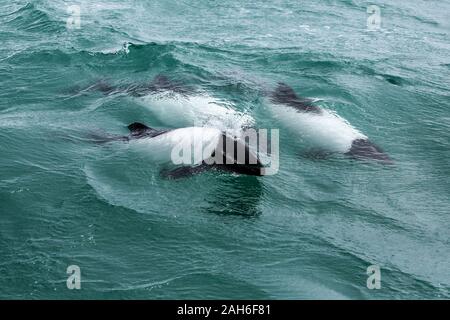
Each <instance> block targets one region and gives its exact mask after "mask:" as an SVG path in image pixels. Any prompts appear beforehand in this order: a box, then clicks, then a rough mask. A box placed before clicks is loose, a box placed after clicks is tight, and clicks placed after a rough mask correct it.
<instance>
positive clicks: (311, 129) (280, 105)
mask: <svg viewBox="0 0 450 320" xmlns="http://www.w3.org/2000/svg"><path fill="white" fill-rule="evenodd" d="M270 104H271V110H272V112H273V114H274V115H275V117H276V118H277V119H278V120H279V121H280V122H282V123H283V124H284V125H285V126H286V127H288V128H289V129H291V131H292V132H294V133H295V134H298V135H300V137H301V138H302V139H303V140H304V141H305V142H306V143H307V144H308V145H309V146H311V147H313V148H315V149H319V150H322V151H325V152H328V153H330V152H331V153H333V152H338V153H343V154H345V155H348V156H351V157H353V158H358V159H374V160H378V161H380V162H383V163H386V164H391V163H392V160H391V158H390V157H389V156H388V155H387V154H386V153H384V152H383V150H382V149H381V148H380V147H378V146H377V145H375V144H374V143H372V142H371V141H370V140H369V139H368V137H367V136H366V135H364V134H363V133H361V132H360V131H359V130H357V129H356V128H354V127H353V126H352V125H351V124H350V123H348V122H347V121H346V120H345V119H343V118H341V117H339V116H338V115H337V114H335V113H333V112H330V111H328V110H326V109H323V108H320V107H318V106H316V105H314V104H313V101H312V100H310V99H304V98H301V97H299V96H298V95H297V94H296V93H295V92H294V90H293V89H292V88H291V87H289V86H288V85H286V84H284V83H279V84H278V87H277V88H276V90H275V91H274V92H272V94H271V95H270Z"/></svg>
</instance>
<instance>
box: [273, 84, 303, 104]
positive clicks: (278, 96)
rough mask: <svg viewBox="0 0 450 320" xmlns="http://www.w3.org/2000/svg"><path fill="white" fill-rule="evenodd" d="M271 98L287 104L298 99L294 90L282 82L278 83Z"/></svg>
mask: <svg viewBox="0 0 450 320" xmlns="http://www.w3.org/2000/svg"><path fill="white" fill-rule="evenodd" d="M272 97H273V99H274V100H275V101H276V102H279V103H289V102H292V101H295V100H298V99H299V97H298V96H297V94H296V93H295V91H294V89H292V88H291V87H289V86H288V85H287V84H285V83H283V82H280V83H278V86H277V88H276V89H275V92H274V93H273V96H272Z"/></svg>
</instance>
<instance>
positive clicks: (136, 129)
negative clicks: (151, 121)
mask: <svg viewBox="0 0 450 320" xmlns="http://www.w3.org/2000/svg"><path fill="white" fill-rule="evenodd" d="M128 130H130V132H131V134H133V135H138V134H142V133H144V132H145V131H147V130H152V128H150V127H147V126H146V125H145V124H142V123H139V122H133V123H132V124H130V125H128Z"/></svg>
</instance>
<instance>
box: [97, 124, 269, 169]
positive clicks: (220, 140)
mask: <svg viewBox="0 0 450 320" xmlns="http://www.w3.org/2000/svg"><path fill="white" fill-rule="evenodd" d="M128 129H129V130H130V134H129V135H126V136H100V135H91V138H92V139H93V140H94V141H96V142H100V143H105V142H112V141H125V142H129V143H130V144H133V145H134V146H135V147H137V148H140V149H141V150H143V151H147V152H148V153H149V154H151V155H152V157H153V159H155V160H160V161H163V162H170V161H172V163H173V164H175V165H177V166H178V167H177V168H175V169H173V170H170V171H169V170H165V171H163V172H162V175H163V176H165V177H168V178H181V177H185V176H189V175H192V174H196V173H200V172H203V171H206V170H209V169H216V170H221V171H227V172H233V173H238V174H244V175H252V176H261V175H263V174H264V166H263V165H262V163H261V161H260V160H259V158H258V155H257V154H256V153H255V152H254V151H253V150H251V148H249V146H248V145H247V144H246V143H245V141H242V140H241V139H239V138H236V137H234V136H231V135H228V134H226V133H224V132H223V131H221V130H219V129H216V128H206V127H187V128H179V129H168V130H157V129H153V128H150V127H148V126H146V125H145V124H142V123H139V122H135V123H132V124H130V125H128ZM180 151H181V153H185V152H187V153H188V155H187V156H186V154H183V155H180ZM191 152H192V154H191Z"/></svg>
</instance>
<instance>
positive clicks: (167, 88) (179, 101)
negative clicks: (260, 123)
mask: <svg viewBox="0 0 450 320" xmlns="http://www.w3.org/2000/svg"><path fill="white" fill-rule="evenodd" d="M85 90H87V91H93V90H94V91H100V92H103V93H104V94H107V95H111V94H116V93H122V94H123V93H125V94H127V95H128V96H129V97H130V98H131V99H132V100H133V102H134V103H136V104H138V105H140V106H142V107H144V108H145V109H146V110H148V111H150V113H152V115H153V117H155V118H156V119H158V121H159V122H161V123H163V124H164V125H166V126H170V127H172V128H181V127H188V126H201V127H214V128H218V129H221V130H228V131H230V130H233V131H234V132H235V133H236V134H238V133H239V132H240V131H241V130H242V128H249V127H252V126H253V125H254V124H255V120H254V119H253V117H252V116H250V115H249V114H247V113H245V112H241V111H238V110H237V108H236V106H235V105H234V104H233V103H232V102H231V101H227V100H223V99H219V98H217V97H214V96H212V95H211V94H209V93H208V92H205V91H199V90H194V89H193V88H190V87H188V86H185V85H182V84H181V83H180V82H177V81H173V80H171V79H169V78H168V77H166V76H164V75H158V76H156V77H155V78H154V79H153V80H152V81H149V82H147V83H142V84H131V85H113V84H110V83H108V82H106V81H99V82H97V83H95V84H93V85H91V86H90V87H88V88H87V89H85Z"/></svg>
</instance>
